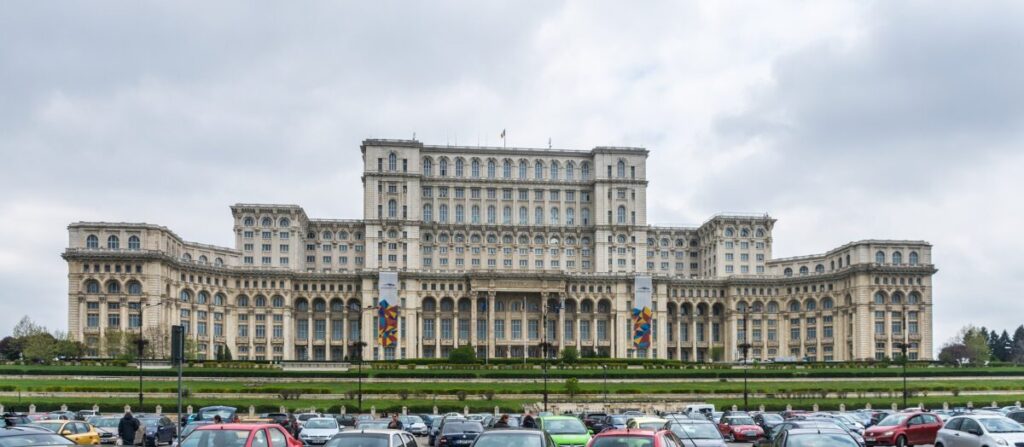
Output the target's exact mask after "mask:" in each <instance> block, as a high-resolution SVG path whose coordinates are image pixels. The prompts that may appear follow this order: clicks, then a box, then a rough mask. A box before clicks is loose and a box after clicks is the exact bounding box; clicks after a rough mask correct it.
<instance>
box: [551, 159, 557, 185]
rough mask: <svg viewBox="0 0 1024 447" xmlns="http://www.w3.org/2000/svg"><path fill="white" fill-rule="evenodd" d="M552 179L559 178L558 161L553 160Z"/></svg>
mask: <svg viewBox="0 0 1024 447" xmlns="http://www.w3.org/2000/svg"><path fill="white" fill-rule="evenodd" d="M551 180H558V162H557V161H552V162H551Z"/></svg>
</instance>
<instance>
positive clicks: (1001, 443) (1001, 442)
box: [996, 438, 1010, 445]
mask: <svg viewBox="0 0 1024 447" xmlns="http://www.w3.org/2000/svg"><path fill="white" fill-rule="evenodd" d="M996 444H999V445H1010V443H1009V442H1006V440H1005V439H1002V438H999V439H996Z"/></svg>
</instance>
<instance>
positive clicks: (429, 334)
mask: <svg viewBox="0 0 1024 447" xmlns="http://www.w3.org/2000/svg"><path fill="white" fill-rule="evenodd" d="M423 338H425V339H428V340H430V339H433V338H434V320H432V319H427V320H423Z"/></svg>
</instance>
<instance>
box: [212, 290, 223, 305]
mask: <svg viewBox="0 0 1024 447" xmlns="http://www.w3.org/2000/svg"><path fill="white" fill-rule="evenodd" d="M213 305H214V306H223V305H224V294H223V293H218V294H216V295H214V296H213Z"/></svg>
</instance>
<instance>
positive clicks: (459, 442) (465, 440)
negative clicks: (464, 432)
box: [455, 439, 472, 445]
mask: <svg viewBox="0 0 1024 447" xmlns="http://www.w3.org/2000/svg"><path fill="white" fill-rule="evenodd" d="M471 443H472V441H470V440H467V439H462V440H459V441H455V444H456V445H466V444H471Z"/></svg>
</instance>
